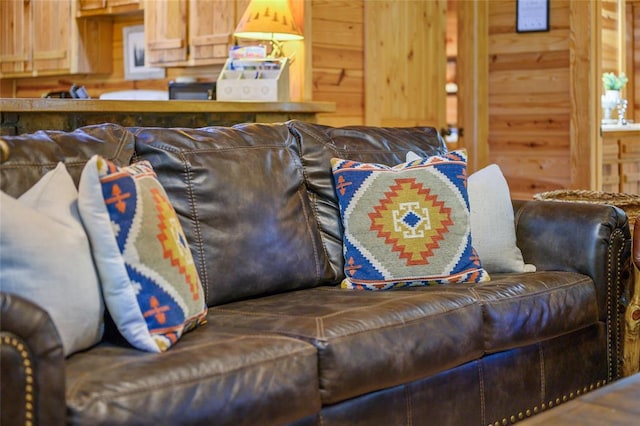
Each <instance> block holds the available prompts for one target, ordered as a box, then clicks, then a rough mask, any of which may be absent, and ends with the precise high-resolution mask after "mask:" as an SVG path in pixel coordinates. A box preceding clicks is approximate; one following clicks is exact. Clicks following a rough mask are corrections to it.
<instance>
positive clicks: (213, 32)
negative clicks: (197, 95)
mask: <svg viewBox="0 0 640 426" xmlns="http://www.w3.org/2000/svg"><path fill="white" fill-rule="evenodd" d="M244 5H246V2H244V1H238V2H236V1H230V0H207V1H202V0H154V1H149V0H147V1H146V2H145V5H144V22H145V37H146V47H147V51H146V55H147V58H148V65H151V66H160V67H162V66H165V67H166V66H186V65H210V64H222V63H224V61H225V60H226V58H227V57H228V54H229V47H230V46H232V45H233V30H234V29H235V26H236V23H237V20H238V19H239V18H240V16H239V14H241V13H242V12H243V11H244V7H243V6H244ZM238 8H239V9H240V10H238Z"/></svg>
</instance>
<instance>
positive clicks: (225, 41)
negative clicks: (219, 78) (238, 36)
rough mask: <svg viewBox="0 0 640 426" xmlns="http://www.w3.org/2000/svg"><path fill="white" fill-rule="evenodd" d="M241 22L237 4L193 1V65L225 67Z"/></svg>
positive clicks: (191, 58) (190, 39) (191, 43)
mask: <svg viewBox="0 0 640 426" xmlns="http://www.w3.org/2000/svg"><path fill="white" fill-rule="evenodd" d="M239 13H242V11H240V12H239ZM238 19H239V17H238V16H237V12H236V2H235V1H229V0H209V1H200V0H190V3H189V46H190V50H189V52H190V54H189V63H190V64H192V65H205V64H213V63H224V61H225V60H226V58H227V57H228V56H229V47H230V46H232V45H233V31H234V30H235V27H236V24H237V21H238Z"/></svg>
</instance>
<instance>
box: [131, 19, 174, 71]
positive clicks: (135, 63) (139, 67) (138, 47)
mask: <svg viewBox="0 0 640 426" xmlns="http://www.w3.org/2000/svg"><path fill="white" fill-rule="evenodd" d="M122 46H123V48H124V56H123V60H124V79H125V80H150V79H159V78H165V75H166V72H165V69H164V68H152V67H147V66H145V65H144V25H133V26H130V27H124V28H123V29H122Z"/></svg>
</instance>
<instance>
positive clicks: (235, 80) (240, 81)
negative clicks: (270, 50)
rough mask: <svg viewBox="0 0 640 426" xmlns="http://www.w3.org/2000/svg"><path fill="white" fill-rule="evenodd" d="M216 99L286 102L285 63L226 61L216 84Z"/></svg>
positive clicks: (250, 60)
mask: <svg viewBox="0 0 640 426" xmlns="http://www.w3.org/2000/svg"><path fill="white" fill-rule="evenodd" d="M216 99H217V100H219V101H279V102H287V101H289V61H288V59H287V58H266V59H227V61H226V63H225V64H224V68H223V69H222V71H221V72H220V75H219V76H218V81H217V82H216Z"/></svg>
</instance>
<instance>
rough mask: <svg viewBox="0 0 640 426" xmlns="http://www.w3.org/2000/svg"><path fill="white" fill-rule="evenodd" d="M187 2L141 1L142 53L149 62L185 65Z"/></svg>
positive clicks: (149, 63) (155, 64) (151, 63)
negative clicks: (143, 45)
mask: <svg viewBox="0 0 640 426" xmlns="http://www.w3.org/2000/svg"><path fill="white" fill-rule="evenodd" d="M187 1H188V0H153V1H149V0H147V1H146V2H145V3H144V32H145V43H146V48H147V52H146V55H145V56H146V57H147V58H148V59H147V62H148V65H153V66H167V65H185V64H186V61H187V10H188V3H187ZM203 3H207V2H203Z"/></svg>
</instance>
